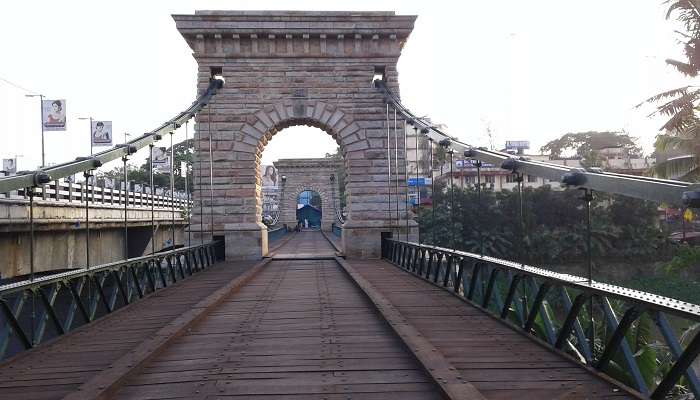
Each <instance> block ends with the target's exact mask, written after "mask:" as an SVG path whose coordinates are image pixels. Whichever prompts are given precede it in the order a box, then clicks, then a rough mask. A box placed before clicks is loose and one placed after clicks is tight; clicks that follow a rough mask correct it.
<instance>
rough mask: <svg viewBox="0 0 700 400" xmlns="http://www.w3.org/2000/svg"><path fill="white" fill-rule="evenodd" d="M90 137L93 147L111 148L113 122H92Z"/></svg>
mask: <svg viewBox="0 0 700 400" xmlns="http://www.w3.org/2000/svg"><path fill="white" fill-rule="evenodd" d="M90 136H91V137H92V145H93V146H111V145H112V121H92V126H91V127H90Z"/></svg>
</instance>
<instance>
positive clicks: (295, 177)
mask: <svg viewBox="0 0 700 400" xmlns="http://www.w3.org/2000/svg"><path fill="white" fill-rule="evenodd" d="M339 162H340V161H339V160H336V159H334V158H300V159H289V160H278V161H276V162H275V167H276V168H277V174H278V175H279V176H280V177H283V178H281V183H280V200H279V210H280V223H281V224H286V225H287V226H290V227H294V226H295V225H296V223H297V203H298V199H299V195H301V193H303V192H306V191H311V192H315V193H318V194H319V196H320V197H321V207H322V213H321V229H322V230H324V231H331V229H332V224H333V223H336V224H339V221H338V220H337V218H336V215H337V214H338V213H339V212H340V199H339V197H338V196H339V193H340V188H339V187H338V179H337V178H336V175H337V173H338V163H339Z"/></svg>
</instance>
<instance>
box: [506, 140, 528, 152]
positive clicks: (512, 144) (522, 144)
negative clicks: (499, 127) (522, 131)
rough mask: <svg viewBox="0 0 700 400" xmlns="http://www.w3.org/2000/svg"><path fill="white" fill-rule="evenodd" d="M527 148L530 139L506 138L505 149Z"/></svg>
mask: <svg viewBox="0 0 700 400" xmlns="http://www.w3.org/2000/svg"><path fill="white" fill-rule="evenodd" d="M529 148H530V141H529V140H507V141H506V149H514V150H518V149H522V150H526V149H529Z"/></svg>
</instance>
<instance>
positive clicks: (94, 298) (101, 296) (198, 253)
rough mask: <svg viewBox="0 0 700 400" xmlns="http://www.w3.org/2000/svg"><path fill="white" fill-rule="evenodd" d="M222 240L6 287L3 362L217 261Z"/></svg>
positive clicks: (0, 301)
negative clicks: (217, 252) (217, 250)
mask: <svg viewBox="0 0 700 400" xmlns="http://www.w3.org/2000/svg"><path fill="white" fill-rule="evenodd" d="M216 246H217V243H216V242H209V243H205V244H200V245H196V246H189V247H183V248H179V249H175V250H170V251H165V252H161V253H156V254H153V255H147V256H143V257H136V258H130V259H128V260H123V261H118V262H114V263H109V264H104V265H97V266H92V267H89V268H82V269H76V270H71V271H68V272H63V273H58V274H52V275H47V276H43V277H37V278H35V279H34V280H33V281H30V280H23V281H19V282H15V283H11V284H6V285H3V286H0V360H3V359H6V358H8V357H11V356H13V355H15V354H17V353H19V352H22V351H24V350H27V349H31V348H33V347H36V346H38V345H40V344H42V343H44V342H46V341H47V340H50V339H52V338H55V337H57V336H60V335H63V334H65V333H67V332H70V331H71V330H73V329H75V328H77V327H79V326H82V325H85V324H88V323H90V322H92V321H94V320H95V319H97V318H99V317H101V316H104V315H107V314H109V313H111V312H113V311H115V310H117V309H119V308H121V307H124V306H126V305H128V304H131V303H133V302H135V301H137V300H139V299H142V298H144V297H146V296H148V295H150V294H151V293H154V292H156V291H158V290H160V289H163V288H166V287H168V286H170V285H172V284H173V283H175V282H177V281H179V280H181V279H185V278H187V277H189V276H191V275H193V274H195V273H196V272H199V271H201V270H203V269H205V268H208V267H210V266H212V265H213V264H214V261H215V258H216V252H215V248H216Z"/></svg>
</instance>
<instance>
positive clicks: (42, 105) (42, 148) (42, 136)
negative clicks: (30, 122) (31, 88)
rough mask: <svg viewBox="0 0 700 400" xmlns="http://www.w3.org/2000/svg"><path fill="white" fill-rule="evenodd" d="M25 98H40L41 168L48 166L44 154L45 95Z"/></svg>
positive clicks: (30, 95)
mask: <svg viewBox="0 0 700 400" xmlns="http://www.w3.org/2000/svg"><path fill="white" fill-rule="evenodd" d="M24 97H38V98H39V108H40V109H41V168H44V166H45V165H46V154H45V153H44V95H43V94H25V95H24ZM15 165H16V163H15Z"/></svg>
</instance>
